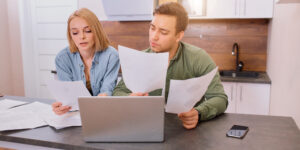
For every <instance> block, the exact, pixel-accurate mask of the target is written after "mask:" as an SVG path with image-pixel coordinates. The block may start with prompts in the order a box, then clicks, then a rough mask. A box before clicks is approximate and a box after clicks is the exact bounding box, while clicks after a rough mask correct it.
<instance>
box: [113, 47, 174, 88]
mask: <svg viewBox="0 0 300 150" xmlns="http://www.w3.org/2000/svg"><path fill="white" fill-rule="evenodd" d="M118 49H119V56H120V62H121V67H122V76H123V80H124V82H125V84H126V86H127V88H128V89H130V90H131V91H132V92H133V93H137V92H142V93H145V92H150V91H153V90H156V89H161V88H164V87H165V81H166V75H167V69H168V59H169V53H145V52H140V51H138V50H134V49H130V48H127V47H124V46H119V48H118Z"/></svg>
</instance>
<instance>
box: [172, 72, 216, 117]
mask: <svg viewBox="0 0 300 150" xmlns="http://www.w3.org/2000/svg"><path fill="white" fill-rule="evenodd" d="M217 70H218V67H216V68H215V69H214V70H212V71H211V72H209V73H208V74H206V75H204V76H201V77H197V78H192V79H187V80H171V81H170V90H169V95H168V101H167V105H166V112H169V113H176V114H179V113H182V112H188V111H190V110H191V109H192V108H193V107H194V105H195V104H196V103H197V102H198V101H199V100H200V99H201V97H202V96H203V95H204V94H205V92H206V90H207V88H208V86H209V84H210V82H211V80H212V79H213V77H214V76H215V74H216V72H217Z"/></svg>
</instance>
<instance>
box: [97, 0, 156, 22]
mask: <svg viewBox="0 0 300 150" xmlns="http://www.w3.org/2000/svg"><path fill="white" fill-rule="evenodd" d="M102 4H103V7H104V10H105V13H106V15H107V18H108V20H110V21H134V20H151V19H152V13H153V9H154V5H155V3H154V0H102Z"/></svg>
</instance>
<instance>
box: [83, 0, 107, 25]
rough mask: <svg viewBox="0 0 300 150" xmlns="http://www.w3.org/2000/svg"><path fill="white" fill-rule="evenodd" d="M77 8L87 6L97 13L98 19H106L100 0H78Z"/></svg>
mask: <svg viewBox="0 0 300 150" xmlns="http://www.w3.org/2000/svg"><path fill="white" fill-rule="evenodd" d="M78 8H88V9H90V10H91V11H93V12H94V13H95V14H96V15H97V17H98V19H99V20H100V21H103V20H107V16H106V14H105V12H104V8H103V5H102V0H78Z"/></svg>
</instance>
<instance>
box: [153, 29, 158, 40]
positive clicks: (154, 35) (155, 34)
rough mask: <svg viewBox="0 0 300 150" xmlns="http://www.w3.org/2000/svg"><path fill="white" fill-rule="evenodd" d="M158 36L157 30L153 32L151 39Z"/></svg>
mask: <svg viewBox="0 0 300 150" xmlns="http://www.w3.org/2000/svg"><path fill="white" fill-rule="evenodd" d="M158 38H159V35H158V32H157V31H155V32H153V36H152V39H153V40H158Z"/></svg>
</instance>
